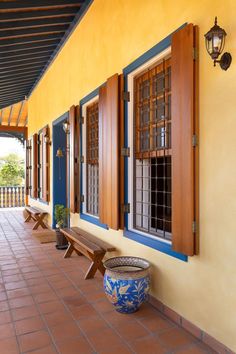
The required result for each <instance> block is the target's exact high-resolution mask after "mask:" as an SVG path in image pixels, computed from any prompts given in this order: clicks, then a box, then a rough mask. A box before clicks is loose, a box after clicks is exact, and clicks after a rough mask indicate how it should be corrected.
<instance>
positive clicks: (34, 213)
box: [25, 205, 48, 230]
mask: <svg viewBox="0 0 236 354" xmlns="http://www.w3.org/2000/svg"><path fill="white" fill-rule="evenodd" d="M25 211H26V212H27V217H26V219H25V222H29V221H30V220H31V219H33V220H34V221H35V224H34V226H33V230H37V228H38V227H39V226H42V228H43V229H47V228H48V227H47V225H46V224H45V223H44V221H43V219H44V218H45V216H46V215H47V214H48V213H47V212H46V211H44V210H41V209H39V208H36V207H31V206H29V205H28V206H26V207H25Z"/></svg>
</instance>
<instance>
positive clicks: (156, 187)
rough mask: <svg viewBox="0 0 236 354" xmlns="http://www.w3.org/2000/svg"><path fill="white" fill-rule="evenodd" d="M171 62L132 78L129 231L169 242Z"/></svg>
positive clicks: (163, 62) (167, 60) (158, 65)
mask: <svg viewBox="0 0 236 354" xmlns="http://www.w3.org/2000/svg"><path fill="white" fill-rule="evenodd" d="M170 63H171V60H170V58H168V59H167V58H163V59H162V60H161V62H160V63H158V64H156V65H154V66H153V67H151V68H148V69H147V70H145V71H144V72H142V73H141V74H138V75H137V76H135V77H134V79H133V80H134V82H133V85H134V92H133V112H134V125H133V147H134V150H133V171H134V184H133V189H134V192H133V227H134V229H137V230H140V231H143V232H146V233H148V234H151V235H154V236H158V237H161V238H165V239H169V240H170V239H171V141H170V134H171V81H170V76H171V65H170Z"/></svg>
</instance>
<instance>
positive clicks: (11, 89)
mask: <svg viewBox="0 0 236 354" xmlns="http://www.w3.org/2000/svg"><path fill="white" fill-rule="evenodd" d="M31 86H32V83H31V82H23V83H22V84H19V85H15V86H12V87H9V86H7V87H5V88H1V89H0V90H1V95H0V97H1V96H2V95H4V94H8V93H11V92H15V91H19V90H22V89H25V88H28V87H31Z"/></svg>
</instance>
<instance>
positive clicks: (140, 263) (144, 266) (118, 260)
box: [103, 256, 151, 274]
mask: <svg viewBox="0 0 236 354" xmlns="http://www.w3.org/2000/svg"><path fill="white" fill-rule="evenodd" d="M122 261H123V263H122ZM132 261H133V262H132ZM103 265H104V267H105V268H106V269H107V270H110V271H112V272H115V273H123V274H124V273H132V274H133V273H141V272H143V271H144V270H148V269H149V268H150V266H151V265H150V263H149V261H147V260H146V259H144V258H141V257H133V256H120V257H112V258H109V259H107V260H106V261H105V262H104V263H103ZM119 266H121V267H122V266H131V267H132V266H133V267H138V268H141V269H136V270H135V271H133V270H132V271H129V270H122V269H118V268H116V267H119ZM114 268H116V269H114Z"/></svg>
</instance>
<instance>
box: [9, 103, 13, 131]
mask: <svg viewBox="0 0 236 354" xmlns="http://www.w3.org/2000/svg"><path fill="white" fill-rule="evenodd" d="M13 106H14V105H13V104H12V105H11V109H10V113H9V116H8V126H10V125H11V117H12V112H13Z"/></svg>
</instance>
